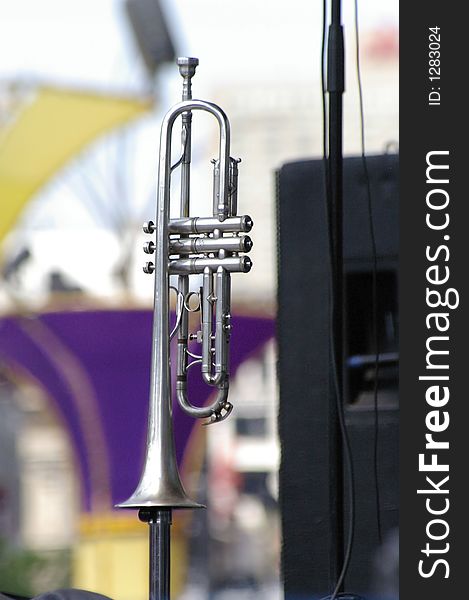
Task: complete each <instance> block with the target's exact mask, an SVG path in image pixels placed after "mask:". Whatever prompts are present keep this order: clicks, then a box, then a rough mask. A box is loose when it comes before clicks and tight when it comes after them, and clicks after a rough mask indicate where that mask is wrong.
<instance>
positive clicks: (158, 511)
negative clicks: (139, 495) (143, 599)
mask: <svg viewBox="0 0 469 600" xmlns="http://www.w3.org/2000/svg"><path fill="white" fill-rule="evenodd" d="M138 516H139V519H140V520H141V521H144V522H146V523H148V525H149V527H150V531H149V534H150V600H169V594H170V592H169V586H170V539H171V538H170V529H171V509H170V508H152V509H145V508H142V509H140V512H139V513H138Z"/></svg>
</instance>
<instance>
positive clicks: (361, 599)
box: [320, 592, 365, 600]
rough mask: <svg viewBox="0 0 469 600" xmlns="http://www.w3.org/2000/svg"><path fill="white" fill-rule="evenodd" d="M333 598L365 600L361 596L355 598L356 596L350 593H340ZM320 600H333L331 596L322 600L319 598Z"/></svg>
mask: <svg viewBox="0 0 469 600" xmlns="http://www.w3.org/2000/svg"><path fill="white" fill-rule="evenodd" d="M335 598H342V600H365V598H363V596H357V594H351V593H350V592H341V593H340V594H339V595H338V596H335ZM320 600H334V598H333V597H332V596H324V598H320Z"/></svg>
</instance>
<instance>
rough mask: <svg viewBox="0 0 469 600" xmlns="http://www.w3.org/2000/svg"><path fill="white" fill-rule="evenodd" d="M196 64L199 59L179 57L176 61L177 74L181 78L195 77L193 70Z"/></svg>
mask: <svg viewBox="0 0 469 600" xmlns="http://www.w3.org/2000/svg"><path fill="white" fill-rule="evenodd" d="M198 64H199V59H198V58H193V57H190V56H180V57H179V58H178V59H177V65H178V67H179V73H181V75H182V76H183V77H189V78H190V77H193V76H194V75H195V69H196V68H197V66H198Z"/></svg>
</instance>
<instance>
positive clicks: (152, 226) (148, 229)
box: [143, 221, 155, 233]
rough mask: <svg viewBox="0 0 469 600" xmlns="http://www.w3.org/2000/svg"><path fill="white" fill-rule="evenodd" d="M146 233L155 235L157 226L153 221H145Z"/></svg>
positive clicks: (144, 229)
mask: <svg viewBox="0 0 469 600" xmlns="http://www.w3.org/2000/svg"><path fill="white" fill-rule="evenodd" d="M143 231H144V233H153V232H154V231H155V224H154V223H153V221H145V223H144V224H143Z"/></svg>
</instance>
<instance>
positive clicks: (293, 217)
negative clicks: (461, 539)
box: [277, 155, 399, 600]
mask: <svg viewBox="0 0 469 600" xmlns="http://www.w3.org/2000/svg"><path fill="white" fill-rule="evenodd" d="M367 160H368V170H369V175H370V182H371V193H372V206H373V220H374V228H375V234H376V245H377V255H378V332H379V342H380V351H381V352H382V353H383V356H384V357H385V360H384V362H383V364H382V365H381V366H380V378H379V387H380V408H379V484H380V492H381V504H380V506H381V520H382V524H383V531H384V534H386V532H387V531H389V530H390V529H392V528H394V527H396V526H397V517H398V514H397V506H398V489H397V481H398V446H397V443H398V402H397V342H398V310H397V260H398V241H399V240H398V157H397V156H396V155H384V156H373V157H368V159H367ZM277 219H278V220H277V224H278V298H277V299H278V352H279V361H278V375H279V387H280V406H279V435H280V442H281V466H280V503H281V520H282V535H283V544H282V573H283V580H284V587H285V596H286V598H287V600H288V599H289V598H303V597H304V598H314V597H320V596H321V595H322V596H324V595H326V594H328V593H330V592H331V588H332V587H333V585H334V578H335V571H334V569H331V552H332V549H333V546H334V540H333V539H332V536H333V530H334V526H333V523H332V522H331V512H330V505H331V498H330V493H331V489H333V488H330V481H329V467H330V465H329V443H330V440H329V437H328V428H329V423H328V418H329V403H330V402H331V401H334V395H333V388H332V385H331V381H333V379H332V373H331V362H330V316H329V280H330V273H329V268H330V260H329V254H328V252H329V250H328V249H329V245H328V233H327V232H328V227H327V220H326V207H325V197H324V172H323V163H322V160H305V161H301V162H295V163H290V164H286V165H284V166H283V167H282V168H281V169H280V170H279V172H278V173H277ZM343 223H344V240H343V243H344V246H343V250H344V287H345V291H344V324H345V325H344V327H345V340H344V345H345V354H346V360H345V369H344V373H343V377H344V395H345V403H346V419H347V423H348V428H349V433H350V437H351V443H352V451H353V454H354V465H355V471H356V491H357V495H356V501H357V525H356V529H355V544H354V549H353V554H352V560H351V564H350V569H349V572H348V575H347V579H346V586H345V589H346V590H347V591H353V592H356V593H360V592H361V593H364V592H366V590H368V589H369V585H370V581H371V578H372V571H373V560H374V555H375V553H376V550H377V539H378V538H377V518H376V510H375V506H376V495H375V491H374V486H373V461H372V457H373V446H372V443H373V432H374V429H373V428H374V418H373V402H372V399H373V395H372V389H373V384H374V381H373V375H374V369H373V339H372V337H373V336H372V327H371V322H372V319H371V314H372V268H373V257H372V246H371V239H370V227H369V211H368V200H367V193H366V179H365V174H364V171H363V164H362V161H361V158H360V157H351V158H347V159H345V161H344V219H343ZM344 521H345V524H347V504H346V505H345V512H344ZM344 533H345V536H346V533H347V532H346V531H345V532H344Z"/></svg>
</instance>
